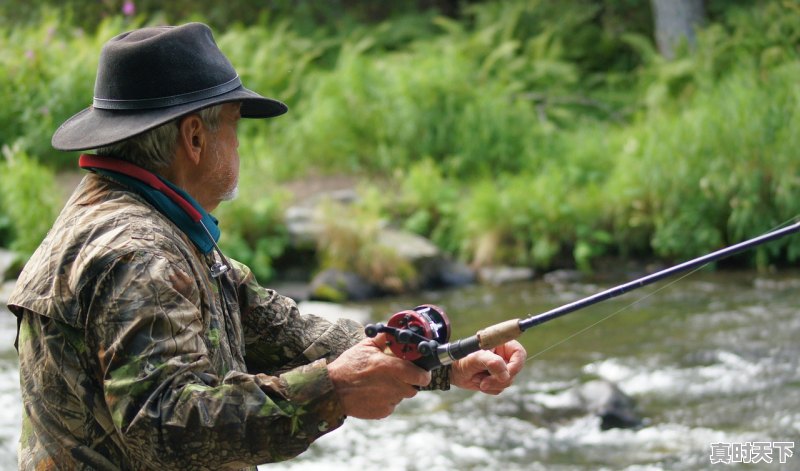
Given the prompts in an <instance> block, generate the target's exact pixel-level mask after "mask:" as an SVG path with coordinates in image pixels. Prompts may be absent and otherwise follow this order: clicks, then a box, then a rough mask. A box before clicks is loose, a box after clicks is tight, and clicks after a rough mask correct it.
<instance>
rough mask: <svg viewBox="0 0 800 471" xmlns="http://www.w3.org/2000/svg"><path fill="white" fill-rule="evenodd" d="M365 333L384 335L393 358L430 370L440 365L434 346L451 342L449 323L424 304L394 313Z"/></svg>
mask: <svg viewBox="0 0 800 471" xmlns="http://www.w3.org/2000/svg"><path fill="white" fill-rule="evenodd" d="M364 331H365V333H366V334H367V336H369V337H375V336H376V335H378V333H379V332H386V333H387V334H388V336H389V341H388V342H387V343H386V344H387V346H388V347H389V349H390V350H391V351H392V353H393V354H394V355H395V356H397V357H399V358H402V359H404V360H408V361H411V362H413V363H414V364H416V365H417V366H420V367H422V368H425V369H426V370H431V369H433V368H435V367H436V366H438V365H439V361H438V358H437V357H436V346H438V345H442V344H445V343H447V342H448V341H449V340H450V320H449V319H448V318H447V314H445V312H444V309H442V308H440V307H439V306H436V305H433V304H423V305H421V306H417V307H415V308H414V309H411V310H406V311H400V312H397V313H395V314H393V315H392V317H390V318H389V321H388V322H387V323H386V324H382V323H379V324H370V325H367V326H366V327H365V329H364Z"/></svg>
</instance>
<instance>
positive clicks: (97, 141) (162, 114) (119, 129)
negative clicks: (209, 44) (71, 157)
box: [51, 87, 289, 151]
mask: <svg viewBox="0 0 800 471" xmlns="http://www.w3.org/2000/svg"><path fill="white" fill-rule="evenodd" d="M234 101H239V102H241V103H242V109H241V114H242V117H243V118H272V117H274V116H280V115H282V114H284V113H286V112H287V111H288V110H289V108H288V107H287V106H286V105H285V104H283V103H281V102H280V101H278V100H273V99H271V98H266V97H263V96H261V95H259V94H258V93H255V92H253V91H251V90H248V89H247V88H244V87H239V88H236V89H234V90H231V91H230V92H228V93H225V94H222V95H218V96H215V97H212V98H208V99H205V100H199V101H194V102H191V103H186V104H183V105H178V106H173V107H169V108H156V109H150V110H137V111H114V110H104V109H100V108H95V107H92V106H90V107H89V108H86V109H85V110H83V111H81V112H79V113H77V114H76V115H74V116H72V117H71V118H69V119H68V120H66V121H64V124H62V125H61V126H59V128H58V129H57V130H56V132H55V133H53V138H52V140H51V143H52V145H53V147H54V148H56V149H59V150H64V151H73V150H89V149H97V148H99V147H105V146H109V145H112V144H115V143H117V142H121V141H124V140H125V139H128V138H130V137H133V136H136V135H138V134H141V133H143V132H145V131H149V130H151V129H153V128H156V127H158V126H160V125H162V124H164V123H167V122H169V121H172V120H173V119H176V118H178V117H180V116H183V115H186V114H189V113H192V112H194V111H198V110H200V109H203V108H207V107H209V106H213V105H218V104H222V103H230V102H234Z"/></svg>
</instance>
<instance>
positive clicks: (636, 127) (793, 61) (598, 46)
mask: <svg viewBox="0 0 800 471" xmlns="http://www.w3.org/2000/svg"><path fill="white" fill-rule="evenodd" d="M599 4H600V3H599V2H597V1H590V0H580V1H576V2H569V3H564V2H560V3H556V2H547V1H544V0H537V1H503V2H481V3H478V4H475V5H471V6H469V7H468V8H467V9H466V10H465V12H464V16H463V17H462V18H460V19H458V20H454V19H452V18H443V17H435V16H432V15H430V14H427V13H426V14H424V15H417V16H402V17H398V18H391V19H389V20H387V21H385V22H381V23H378V24H360V25H358V26H357V27H354V28H352V29H350V30H349V31H346V29H345V28H333V29H332V30H330V29H329V30H324V31H323V30H320V31H316V32H314V31H313V29H308V28H306V27H307V25H305V26H303V27H302V28H301V27H300V26H299V24H300V23H301V22H300V21H299V20H298V21H292V20H291V19H286V18H284V19H281V20H275V19H270V18H267V17H261V18H259V19H258V20H255V21H254V22H250V23H249V24H251V25H252V26H242V25H237V26H231V27H229V28H226V29H224V30H220V31H218V32H217V34H216V37H217V39H218V42H219V44H220V47H221V48H222V49H223V51H225V53H226V54H228V55H229V57H230V58H231V61H232V62H233V63H234V64H236V65H237V68H238V69H239V71H240V73H241V75H242V77H243V81H244V82H245V83H246V84H247V86H248V87H250V88H252V89H255V90H257V91H259V92H262V93H264V94H266V95H269V96H274V97H276V98H278V99H282V100H284V101H286V102H287V103H288V104H289V106H290V109H291V111H290V113H289V114H288V115H286V116H283V117H280V118H278V119H274V120H268V121H266V122H247V123H243V125H242V127H241V131H240V133H241V139H240V141H241V147H240V153H241V154H242V185H241V186H242V194H243V196H245V198H243V199H242V200H241V201H239V202H236V203H234V204H232V205H230V206H229V207H227V208H224V209H221V213H220V216H221V217H222V219H223V222H224V224H225V227H227V228H228V230H227V231H226V236H225V239H223V243H224V244H227V246H226V250H229V251H232V252H233V253H234V254H235V256H237V257H239V258H241V259H243V261H244V262H247V263H250V264H252V265H256V269H257V270H259V271H258V275H259V277H260V278H268V277H270V276H273V275H274V272H273V271H272V268H271V265H272V263H273V262H274V260H275V259H276V258H277V257H279V256H280V254H281V252H282V250H283V249H284V248H285V246H286V243H287V240H286V235H285V230H284V228H283V227H282V218H281V215H282V211H283V209H284V208H285V204H287V202H288V199H286V198H284V197H282V196H280V195H281V194H282V193H281V192H280V191H279V190H278V189H279V186H280V184H281V182H282V181H284V180H287V179H290V178H302V177H303V176H305V175H308V174H310V173H314V174H324V173H348V174H356V175H363V176H368V177H370V179H371V180H373V181H375V180H378V181H381V182H382V184H381V185H380V187H378V188H377V190H368V191H370V193H369V197H368V198H369V199H370V204H371V206H369V208H368V209H369V210H368V211H367V210H366V209H364V208H361V209H358V208H354V209H353V211H356V212H357V214H354V215H350V216H347V217H348V218H349V220H350V221H351V222H353V223H358V222H359V221H360V223H361V224H363V226H364V227H363V228H362V229H357V228H356V229H353V228H352V227H350V226H347V227H344V226H342V225H341V224H338V223H340V222H341V221H342V217H341V216H340V217H338V218H337V217H333V219H331V220H330V221H329V224H328V227H329V229H330V232H331V236H332V237H331V239H330V240H333V241H339V242H341V241H348V240H349V241H356V242H358V241H360V242H359V243H356V244H355V246H353V247H351V246H350V245H348V244H345V243H343V242H342V243H339V242H336V243H332V244H333V245H330V246H328V247H323V250H322V253H327V254H328V255H325V256H323V257H322V261H321V263H322V264H326V263H327V264H329V265H336V264H340V263H342V261H343V260H350V261H351V262H352V263H354V264H359V263H361V264H362V266H364V267H365V268H364V269H365V270H373V271H380V272H381V273H383V275H381V276H383V277H385V278H386V279H392V276H394V275H398V274H399V275H403V274H402V273H400V272H401V271H402V270H398V273H396V274H391V273H384V272H386V271H387V270H386V266H388V265H391V264H392V263H390V262H386V263H384V262H381V263H380V264H379V265H380V266H373V267H367V266H366V264H365V262H364V261H365V260H369V259H370V258H371V257H375V259H376V260H377V259H380V260H383V261H386V260H393V259H392V257H391V255H390V254H384V253H380V254H377V255H376V253H375V252H371V250H372V249H371V248H370V247H371V245H370V241H369V240H366V239H363V238H354V236H353V237H351V235H348V234H351V232H352V233H363V234H371V233H373V232H370V231H374V230H375V229H374V228H375V224H377V222H378V221H380V222H381V224H383V223H385V224H389V225H395V226H401V227H405V228H407V229H410V230H412V231H414V232H416V233H419V234H422V235H425V236H427V237H430V238H431V239H432V240H434V241H435V242H436V243H437V244H438V245H439V246H440V247H442V248H443V249H444V250H446V251H447V252H448V253H451V254H453V255H454V256H458V257H460V258H462V259H463V260H465V261H467V262H470V263H474V264H476V265H481V264H489V263H511V264H524V265H530V266H536V267H540V268H550V267H554V266H562V265H574V266H577V267H579V268H582V269H585V270H591V269H592V268H593V262H594V261H595V260H596V259H597V257H599V256H603V255H618V256H657V257H661V258H669V259H677V258H685V257H689V256H694V255H698V254H699V253H702V252H705V251H708V250H712V249H715V248H718V247H719V246H721V245H724V244H730V243H733V242H736V241H738V240H741V239H743V238H746V237H751V236H754V235H756V234H758V233H761V232H763V231H765V230H768V229H770V228H772V227H774V226H776V225H778V224H779V223H781V222H783V221H785V220H787V219H789V218H791V217H793V216H795V215H796V214H797V213H798V211H799V210H800V207H798V203H796V201H797V200H798V199H797V198H796V197H795V194H794V192H795V189H796V188H797V185H796V183H797V178H798V176H797V170H798V168H797V167H798V164H797V163H796V162H795V161H796V158H795V153H796V149H797V148H798V144H800V143H799V142H798V139H799V138H798V131H797V129H798V116H797V114H798V111H797V109H798V104H800V103H798V100H800V88H799V87H800V85H798V82H797V79H796V77H797V76H798V72H799V71H800V70H798V69H800V60H799V59H798V54H799V53H798V48H797V44H798V42H800V41H798V40H799V39H800V15H798V14H797V13H798V9H797V7H796V5H795V4H794V3H793V2H783V1H775V2H731V3H728V4H726V6H724V7H721V6H719V5H716V6H714V8H713V11H714V15H715V16H714V18H713V19H714V21H713V22H712V23H711V24H709V25H708V26H707V27H706V28H704V29H703V30H702V31H700V32H699V34H698V45H697V47H696V49H695V50H694V51H680V53H679V55H678V57H677V58H676V59H675V60H672V61H667V60H665V59H663V58H661V57H660V56H659V55H658V54H657V52H656V50H655V48H654V46H653V42H652V40H651V39H650V37H649V34H650V31H649V28H647V27H643V26H642V18H639V17H636V18H634V19H630V20H626V16H625V15H623V14H617V13H614V9H613V8H612V7H611V6H609V5H613V6H616V7H619V5H620V4H621V2H605V3H603V5H605V6H604V7H603V8H599V7H598V5H599ZM626 11H627V10H626ZM634 20H635V21H634ZM158 21H160V19H159V18H157V17H153V18H144V17H140V18H138V19H134V20H129V19H123V18H121V17H111V18H109V19H107V20H105V21H103V22H101V23H100V24H99V25H98V27H97V28H96V30H94V31H92V32H91V33H87V32H82V31H81V30H80V29H76V28H73V27H72V26H70V25H69V24H64V23H62V22H60V21H59V18H57V16H56V15H55V14H52V13H51V14H50V16H46V17H45V20H44V21H42V22H41V23H40V24H37V25H33V26H21V27H19V28H10V29H5V30H3V31H2V32H0V59H2V62H3V64H4V67H3V68H0V83H2V84H3V88H2V90H0V99H2V100H3V103H4V104H5V105H6V106H4V107H3V108H2V109H0V143H2V144H5V145H11V144H14V145H15V146H16V147H15V149H17V151H16V153H20V154H27V155H30V156H31V158H32V159H33V160H36V161H39V162H42V163H44V164H45V165H46V166H48V167H51V168H59V164H57V162H67V161H69V159H68V158H66V159H65V157H64V156H61V155H59V154H57V153H56V152H54V151H53V150H52V149H50V147H49V139H50V135H51V134H52V132H53V130H54V128H55V127H56V126H57V125H58V124H59V123H60V122H62V121H63V120H64V119H66V118H67V117H68V116H69V115H71V114H73V113H75V112H77V111H78V110H80V109H81V108H83V107H85V106H86V105H87V104H88V102H89V100H90V97H91V87H92V83H93V79H94V69H95V66H96V60H97V55H98V52H99V50H100V47H101V45H102V44H103V42H105V40H107V39H108V38H109V37H111V36H112V35H114V34H116V33H118V32H121V31H123V30H126V29H129V28H131V27H135V26H138V25H142V24H151V23H156V22H158ZM148 22H150V23H148ZM334 30H335V31H334ZM309 31H311V32H309ZM331 31H334V32H333V33H331ZM44 178H47V177H44ZM387 182H388V183H387ZM387 189H389V190H390V191H387ZM30 204H35V201H33V202H31V203H30ZM4 211H6V212H5V213H2V214H5V219H2V218H0V234H5V236H4V237H5V239H6V240H5V241H4V243H5V244H10V243H14V242H13V241H14V238H15V237H18V236H16V235H11V234H12V233H13V234H18V233H19V232H18V231H17V230H16V229H14V230H12V229H10V228H9V223H8V222H7V221H10V220H11V219H13V218H10V217H9V216H8V214H10V213H8V212H7V211H8V209H4ZM331 211H334V210H333V209H331ZM336 211H340V212H341V211H343V210H342V209H341V208H339V209H337V210H336ZM358 211H361V212H360V213H358ZM337 214H341V213H337ZM3 220H5V221H6V222H5V227H6V229H3V224H4V223H3V222H2V221H3ZM348 231H351V232H348ZM337 244H338V245H337ZM348 250H350V252H348ZM381 250H382V249H381ZM799 254H800V241H798V240H794V239H789V240H785V241H783V242H779V243H775V244H771V245H769V246H768V247H764V248H762V249H760V250H759V251H757V252H754V253H753V254H752V257H751V260H750V261H751V262H752V263H753V264H755V265H759V266H764V265H766V264H769V263H782V262H787V261H793V260H796V258H797V257H798V255H799ZM329 255H330V256H329ZM326 257H327V258H326ZM398 266H399V265H398ZM399 275H398V276H399ZM403 276H406V275H403ZM403 276H400V278H398V279H406V278H403Z"/></svg>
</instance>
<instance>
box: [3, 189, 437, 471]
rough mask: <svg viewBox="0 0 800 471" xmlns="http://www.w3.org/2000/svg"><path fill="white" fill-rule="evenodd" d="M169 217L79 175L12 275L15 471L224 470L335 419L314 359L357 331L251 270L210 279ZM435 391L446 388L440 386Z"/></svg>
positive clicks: (299, 442) (305, 441)
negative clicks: (18, 417) (19, 408)
mask: <svg viewBox="0 0 800 471" xmlns="http://www.w3.org/2000/svg"><path fill="white" fill-rule="evenodd" d="M214 261H215V260H214V258H213V255H203V254H201V253H200V252H198V251H197V250H196V249H195V247H194V246H193V245H192V243H191V242H190V241H189V239H187V238H186V236H185V235H184V234H183V233H182V232H181V231H180V230H179V229H178V228H177V227H176V226H174V225H173V224H172V223H171V222H170V221H169V220H168V219H166V218H165V217H164V216H162V215H161V214H160V213H159V212H157V211H155V210H154V209H153V208H152V207H151V206H149V205H148V204H147V203H146V202H145V201H144V200H143V199H141V198H140V197H139V196H138V195H136V194H134V193H131V192H129V191H127V190H126V189H124V188H122V187H120V186H119V185H117V184H116V183H114V182H113V181H111V180H109V179H106V178H104V177H100V176H97V175H94V174H90V175H87V176H86V177H85V178H84V180H83V181H82V182H81V184H80V186H79V187H78V188H77V189H76V191H75V193H74V194H73V196H72V198H71V199H70V200H69V202H68V203H67V204H66V207H65V208H64V210H63V211H62V213H61V214H60V216H59V217H58V219H57V221H56V222H55V224H54V226H53V228H52V229H51V231H50V233H49V234H48V236H47V238H46V239H45V240H44V242H43V243H42V245H41V246H40V247H39V249H38V250H37V251H36V253H35V254H34V255H33V257H32V258H31V260H30V261H29V262H28V264H27V266H26V267H25V269H24V271H23V273H22V275H21V276H20V278H19V280H18V282H17V286H16V288H15V290H14V292H13V294H12V296H11V298H10V301H9V308H10V309H11V310H12V311H13V312H14V313H15V314H16V315H17V316H18V318H19V319H20V329H19V359H20V382H21V387H22V398H23V403H24V413H23V430H22V435H21V439H20V447H19V465H20V469H34V468H35V469H103V470H105V469H125V470H127V469H131V470H134V469H135V470H141V469H214V470H217V469H237V468H246V467H252V466H253V465H255V464H257V463H264V462H270V461H278V460H283V459H288V458H291V457H293V456H296V455H297V454H299V453H301V452H302V451H304V450H305V449H306V448H307V447H308V446H309V444H310V443H311V442H312V441H314V440H315V439H316V438H318V437H319V436H321V435H323V434H324V433H326V432H328V431H331V430H333V429H335V428H337V427H339V426H340V425H341V424H342V422H343V420H344V414H343V411H342V406H341V404H340V403H339V401H338V398H337V396H336V394H335V392H334V390H333V386H332V384H331V382H330V379H329V378H328V375H327V368H326V362H327V361H330V360H332V359H333V358H335V357H336V356H338V355H339V354H340V353H341V352H343V351H344V350H345V349H347V348H348V347H349V346H351V345H352V344H354V343H356V342H357V341H358V340H359V339H360V338H362V336H363V334H362V333H361V327H360V326H359V325H358V324H357V323H355V322H352V321H347V320H341V321H338V322H336V323H329V322H327V321H325V320H323V319H321V318H318V317H314V316H307V315H306V316H304V315H300V313H299V312H298V310H297V307H296V305H295V303H294V302H293V301H291V300H290V299H288V298H285V297H283V296H281V295H279V294H277V293H276V292H274V291H272V290H269V289H265V288H263V287H260V286H259V285H258V284H257V283H256V281H255V279H254V278H253V276H252V274H251V272H250V270H249V269H248V268H247V267H245V266H244V265H241V264H238V263H236V262H233V264H234V270H231V271H229V272H228V273H226V274H225V275H223V276H221V277H219V278H216V279H215V278H211V277H210V274H209V266H210V265H211V264H212V263H213V262H214ZM442 384H444V387H445V388H446V380H445V381H443V382H442Z"/></svg>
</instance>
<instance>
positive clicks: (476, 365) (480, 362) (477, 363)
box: [450, 340, 528, 395]
mask: <svg viewBox="0 0 800 471" xmlns="http://www.w3.org/2000/svg"><path fill="white" fill-rule="evenodd" d="M527 356H528V354H527V352H526V351H525V347H523V346H522V344H520V343H519V342H517V341H516V340H512V341H510V342H507V343H504V344H503V345H500V346H499V347H497V348H495V349H494V352H490V351H488V350H480V351H477V352H475V353H471V354H469V355H467V356H466V357H464V358H462V359H460V360H457V361H455V362H453V371H452V373H451V375H450V381H451V382H452V383H453V384H454V385H456V386H458V387H460V388H464V389H472V390H475V391H481V392H484V393H486V394H495V395H496V394H500V393H501V392H503V390H504V389H506V388H507V387H509V386H511V383H512V382H513V381H514V377H515V376H517V373H519V372H520V371H522V367H523V366H524V365H525V358H526V357H527Z"/></svg>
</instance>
